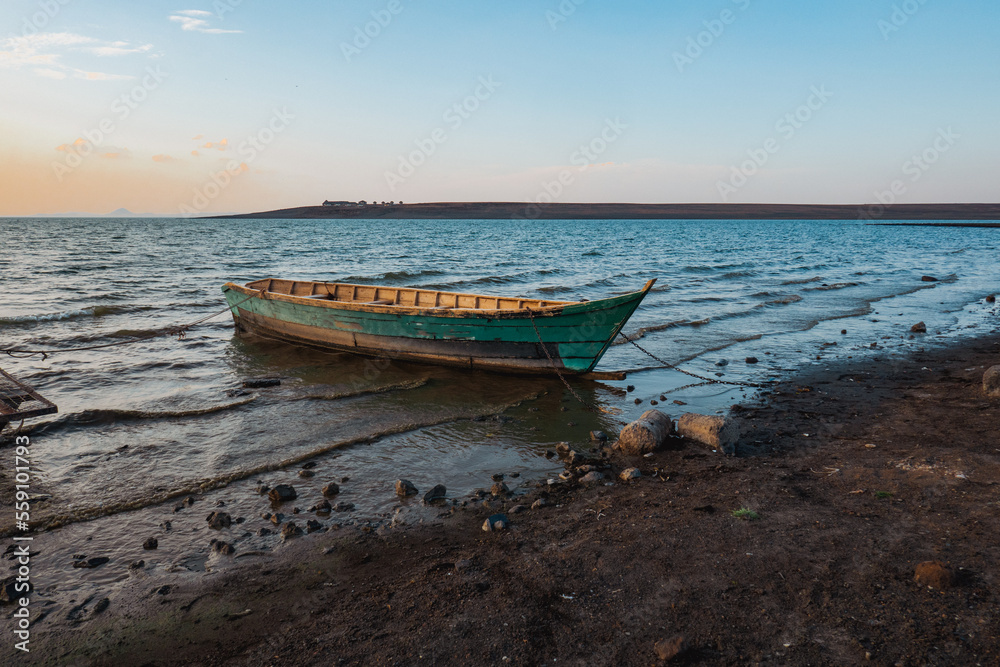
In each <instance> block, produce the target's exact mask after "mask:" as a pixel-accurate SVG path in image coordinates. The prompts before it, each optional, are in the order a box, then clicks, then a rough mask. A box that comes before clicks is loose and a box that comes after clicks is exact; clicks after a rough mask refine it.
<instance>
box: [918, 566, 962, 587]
mask: <svg viewBox="0 0 1000 667" xmlns="http://www.w3.org/2000/svg"><path fill="white" fill-rule="evenodd" d="M913 580H914V581H915V582H917V583H918V584H920V585H921V586H930V587H931V588H936V589H938V590H939V591H943V590H945V589H948V588H951V587H952V586H953V585H954V583H955V576H954V575H953V574H952V573H951V570H949V569H948V566H946V565H945V564H944V563H942V562H941V561H937V560H929V561H926V562H923V563H921V564H920V565H917V569H916V572H915V573H914V575H913Z"/></svg>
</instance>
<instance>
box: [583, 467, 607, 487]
mask: <svg viewBox="0 0 1000 667" xmlns="http://www.w3.org/2000/svg"><path fill="white" fill-rule="evenodd" d="M603 480H604V473H603V472H597V471H596V470H595V471H594V472H588V473H587V474H586V475H584V476H583V477H581V478H580V483H581V484H595V483H597V482H600V481H603Z"/></svg>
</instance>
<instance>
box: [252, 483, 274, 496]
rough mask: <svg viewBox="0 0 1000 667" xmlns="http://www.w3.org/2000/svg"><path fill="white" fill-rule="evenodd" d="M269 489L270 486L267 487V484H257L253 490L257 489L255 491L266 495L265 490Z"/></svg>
mask: <svg viewBox="0 0 1000 667" xmlns="http://www.w3.org/2000/svg"><path fill="white" fill-rule="evenodd" d="M270 490H271V487H269V486H268V485H267V484H258V485H257V488H256V489H255V491H257V493H259V494H260V495H262V496H266V495H267V492H268V491H270Z"/></svg>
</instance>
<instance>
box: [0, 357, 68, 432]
mask: <svg viewBox="0 0 1000 667" xmlns="http://www.w3.org/2000/svg"><path fill="white" fill-rule="evenodd" d="M58 411H59V408H57V407H56V406H55V404H54V403H52V402H51V401H48V400H46V399H44V398H42V397H41V396H40V395H39V394H38V392H36V391H35V390H34V389H32V388H31V387H29V386H28V385H26V384H24V383H23V382H20V381H18V380H15V379H14V377H13V376H12V375H11V374H10V373H7V372H6V371H4V370H3V369H2V368H0V425H2V424H6V423H7V422H11V421H15V420H20V419H27V418H29V417H39V416H41V415H51V414H53V413H55V412H58Z"/></svg>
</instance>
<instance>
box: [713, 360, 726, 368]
mask: <svg viewBox="0 0 1000 667" xmlns="http://www.w3.org/2000/svg"><path fill="white" fill-rule="evenodd" d="M715 365H716V366H720V367H721V366H728V365H729V360H728V359H719V360H718V361H716V362H715Z"/></svg>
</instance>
